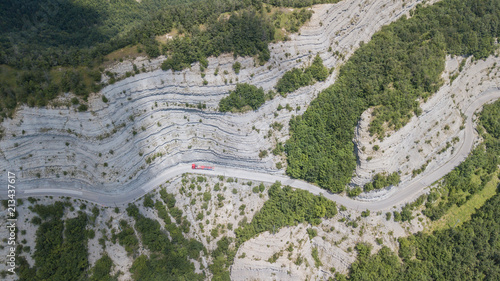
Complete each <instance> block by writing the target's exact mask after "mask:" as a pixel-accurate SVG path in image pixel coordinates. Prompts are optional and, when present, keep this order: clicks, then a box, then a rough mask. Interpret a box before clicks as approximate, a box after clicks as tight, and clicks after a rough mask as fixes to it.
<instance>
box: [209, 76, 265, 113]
mask: <svg viewBox="0 0 500 281" xmlns="http://www.w3.org/2000/svg"><path fill="white" fill-rule="evenodd" d="M264 101H265V100H264V90H263V89H262V88H257V87H255V86H253V85H249V84H246V83H245V84H237V85H236V89H235V90H234V91H230V92H229V96H227V97H225V98H223V99H221V100H220V102H219V111H222V112H227V111H233V112H236V111H246V110H250V109H253V110H256V109H257V108H259V107H260V106H261V105H262V104H264Z"/></svg>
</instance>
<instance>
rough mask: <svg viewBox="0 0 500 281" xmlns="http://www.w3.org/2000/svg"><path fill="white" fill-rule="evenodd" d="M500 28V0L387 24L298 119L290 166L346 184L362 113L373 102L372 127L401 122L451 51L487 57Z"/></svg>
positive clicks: (434, 82) (455, 5)
mask: <svg viewBox="0 0 500 281" xmlns="http://www.w3.org/2000/svg"><path fill="white" fill-rule="evenodd" d="M499 35H500V5H499V3H498V1H479V0H466V1H458V0H445V1H441V2H438V3H436V4H434V5H432V6H427V7H422V6H421V5H419V8H417V10H416V11H415V12H414V13H413V17H412V18H410V19H407V18H406V17H402V18H401V19H399V20H398V21H396V22H394V23H392V24H390V25H389V26H386V27H384V28H382V30H381V31H379V32H377V33H376V34H375V35H374V36H373V38H372V40H371V41H370V42H369V43H367V44H362V46H361V47H360V48H359V49H358V50H357V51H356V52H355V54H354V55H353V56H352V57H351V58H350V59H349V61H348V62H347V63H346V64H345V65H344V66H343V67H342V68H341V69H340V73H339V77H338V79H337V82H336V83H335V84H334V85H333V86H331V87H330V88H328V89H327V90H325V91H323V92H322V93H321V94H320V95H319V96H318V98H317V99H315V100H314V101H313V102H312V103H311V105H310V107H309V108H308V109H307V111H306V112H305V113H304V115H302V116H297V117H295V118H293V119H292V120H291V121H290V132H291V137H290V139H289V140H288V141H287V143H286V147H285V148H286V152H287V155H288V159H287V160H288V166H287V173H288V174H289V175H290V176H292V177H294V178H301V179H305V180H307V181H310V182H315V183H318V184H319V185H320V186H321V187H323V188H325V189H328V190H330V191H333V192H342V191H343V190H344V188H345V185H346V184H347V183H348V182H349V181H350V179H351V176H352V172H353V170H354V168H355V165H356V157H355V155H354V144H353V143H352V138H353V134H354V128H355V126H356V124H357V121H358V119H359V117H360V115H361V113H362V112H363V111H364V110H366V109H368V108H369V107H372V106H377V107H376V109H375V111H374V120H373V121H372V123H371V124H370V132H371V133H372V134H375V135H377V136H379V137H380V138H383V137H384V130H383V127H384V124H387V126H388V127H389V128H392V129H399V128H401V127H402V126H403V125H404V124H405V123H406V122H407V121H408V120H409V119H410V117H411V116H412V113H415V114H417V115H418V114H420V112H421V109H420V107H419V103H418V101H416V100H417V98H419V97H420V98H423V99H426V98H427V97H429V96H430V95H431V94H432V93H434V92H435V91H436V90H437V89H438V88H439V86H440V85H441V81H440V78H439V77H440V76H439V75H440V73H441V72H442V70H443V69H444V61H445V55H446V54H451V55H465V56H470V55H473V56H474V57H475V58H476V59H480V58H484V57H486V56H488V55H489V54H491V53H492V52H493V50H495V48H496V47H495V45H494V39H493V38H495V37H498V36H499Z"/></svg>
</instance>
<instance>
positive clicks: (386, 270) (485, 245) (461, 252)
mask: <svg viewBox="0 0 500 281" xmlns="http://www.w3.org/2000/svg"><path fill="white" fill-rule="evenodd" d="M497 189H498V188H497ZM497 192H498V190H497ZM498 212H500V195H499V194H496V195H495V196H494V197H493V198H491V199H490V200H488V201H487V202H486V203H485V205H483V206H482V207H481V208H480V209H478V210H477V211H476V213H475V214H474V215H473V216H472V219H471V220H470V221H468V222H466V223H464V224H463V225H461V226H459V227H456V228H450V229H447V230H442V231H436V232H434V233H433V234H422V233H418V234H416V235H413V236H410V237H409V238H400V239H399V245H400V249H399V253H398V255H396V254H394V253H393V252H392V251H391V250H390V249H389V248H387V247H385V246H384V247H383V248H382V249H381V250H380V251H379V252H378V253H377V254H375V255H371V246H370V245H365V244H358V245H357V246H356V250H357V251H358V259H357V261H356V262H355V263H353V264H352V266H351V269H350V272H349V279H348V280H499V279H500V260H499V253H500V247H499V245H500V236H499V233H500V217H499V216H498ZM337 280H347V279H346V278H345V276H339V278H337Z"/></svg>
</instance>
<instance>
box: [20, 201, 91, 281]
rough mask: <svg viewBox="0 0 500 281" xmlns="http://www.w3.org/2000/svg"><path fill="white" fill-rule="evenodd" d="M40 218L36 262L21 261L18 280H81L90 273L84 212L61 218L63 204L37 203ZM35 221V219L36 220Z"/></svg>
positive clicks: (36, 208) (36, 209)
mask: <svg viewBox="0 0 500 281" xmlns="http://www.w3.org/2000/svg"><path fill="white" fill-rule="evenodd" d="M32 210H33V211H34V212H35V213H37V214H38V215H39V216H40V218H41V220H40V221H41V224H40V226H39V227H38V229H37V231H36V240H35V241H36V247H35V250H36V251H35V254H34V255H33V258H34V260H35V265H34V266H33V267H31V268H30V267H29V264H28V263H27V261H26V260H25V259H24V258H22V257H21V258H20V262H19V270H18V275H19V280H29V281H34V280H68V281H70V280H82V279H84V277H85V276H86V274H87V273H88V265H89V264H88V250H87V241H88V237H87V231H86V226H87V221H88V217H87V215H86V214H85V213H82V212H80V214H79V215H78V217H76V218H72V219H67V220H66V221H63V220H62V215H63V212H64V203H62V202H56V203H54V204H53V205H49V206H43V205H35V206H34V207H33V209H32ZM35 221H36V220H35Z"/></svg>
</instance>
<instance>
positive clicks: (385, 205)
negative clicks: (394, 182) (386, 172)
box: [1, 88, 500, 211]
mask: <svg viewBox="0 0 500 281" xmlns="http://www.w3.org/2000/svg"><path fill="white" fill-rule="evenodd" d="M498 98H500V88H492V89H490V90H487V91H485V92H483V93H481V94H480V95H479V96H478V97H477V98H476V100H474V102H472V103H471V104H470V105H469V106H468V108H467V110H466V112H465V116H466V118H467V120H466V123H465V140H464V141H462V145H461V146H460V148H459V149H458V151H457V153H456V154H455V156H454V157H453V158H452V159H450V160H449V161H448V162H446V163H445V164H444V165H442V166H441V167H439V168H438V169H435V170H433V171H429V172H428V173H427V174H426V175H424V176H422V177H421V178H418V179H415V180H413V181H410V182H409V183H408V184H406V185H405V186H401V187H398V188H397V189H396V191H395V192H394V193H393V194H391V195H390V196H388V197H386V198H384V199H381V200H378V201H369V202H368V201H358V200H354V199H351V198H348V197H343V196H340V195H337V194H332V193H329V192H328V191H326V190H324V189H321V188H320V187H318V186H316V185H313V184H310V183H307V182H305V181H302V180H296V179H291V178H289V177H287V176H281V175H271V174H265V173H257V172H250V171H246V170H240V169H234V168H228V167H215V170H213V171H204V170H192V169H191V165H190V164H179V165H177V166H175V167H172V168H170V169H168V170H166V171H164V172H163V173H162V174H161V175H159V176H157V177H156V178H155V179H154V180H152V181H150V182H149V183H147V185H145V186H144V187H143V188H138V189H135V190H131V191H126V192H124V193H122V194H116V195H111V194H102V193H99V192H94V191H86V190H78V189H69V188H66V189H65V188H56V187H47V188H37V189H29V190H23V188H22V179H20V180H21V181H18V183H17V185H16V188H17V194H16V197H17V198H26V197H30V196H70V197H74V198H80V199H84V200H87V201H90V202H94V203H97V204H99V205H102V206H110V207H111V206H118V205H126V204H128V203H130V202H133V201H134V200H136V199H138V198H140V197H141V196H143V195H145V194H146V193H148V192H150V191H152V190H154V189H155V188H157V187H158V186H159V185H160V184H163V183H165V182H166V181H168V180H170V179H172V178H175V177H178V176H181V175H182V174H184V173H193V174H205V175H211V176H217V175H222V176H226V177H234V178H239V179H245V180H252V181H261V182H268V183H274V182H276V181H280V182H281V183H282V184H284V185H290V186H292V187H294V188H299V189H303V190H307V191H309V192H311V193H313V194H315V195H320V194H322V195H323V196H325V197H326V198H328V199H330V200H333V201H335V202H337V204H339V205H343V206H345V207H347V208H350V209H357V210H365V209H368V210H371V211H381V210H387V209H390V208H392V207H393V206H396V205H399V204H402V203H406V202H410V201H413V200H414V199H416V198H417V197H418V196H420V195H422V194H423V193H424V192H425V188H426V187H427V186H429V185H431V184H432V183H434V182H435V181H437V180H439V179H441V178H442V177H443V176H444V175H446V174H448V173H449V172H451V171H452V170H453V169H454V168H455V167H456V166H458V165H459V164H460V163H461V162H462V161H464V160H465V159H466V158H467V156H468V154H469V153H470V152H471V150H472V148H473V146H474V139H475V132H474V131H475V128H474V124H473V121H472V119H473V116H474V113H475V112H476V111H477V110H478V109H480V108H481V107H482V106H483V105H484V104H486V103H489V102H491V101H493V100H496V99H498ZM59 184H60V183H59ZM5 196H6V193H5V194H2V195H1V197H2V198H5Z"/></svg>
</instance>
